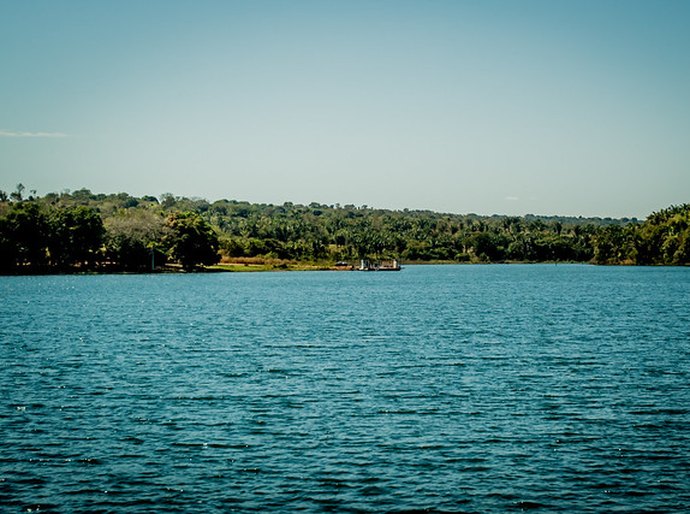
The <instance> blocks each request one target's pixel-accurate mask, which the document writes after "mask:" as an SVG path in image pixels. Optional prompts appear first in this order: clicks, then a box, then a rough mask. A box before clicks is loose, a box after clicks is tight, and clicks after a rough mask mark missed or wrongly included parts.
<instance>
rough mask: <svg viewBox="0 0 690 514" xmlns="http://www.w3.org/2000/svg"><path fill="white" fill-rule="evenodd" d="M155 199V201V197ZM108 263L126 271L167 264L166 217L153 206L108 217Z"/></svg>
mask: <svg viewBox="0 0 690 514" xmlns="http://www.w3.org/2000/svg"><path fill="white" fill-rule="evenodd" d="M153 201H156V200H155V198H154V199H153ZM106 230H107V242H106V252H107V258H108V260H109V262H111V263H113V264H114V265H115V266H117V267H119V268H120V269H123V270H127V271H147V270H154V269H155V268H156V266H161V265H163V264H165V261H166V258H167V255H166V253H165V248H164V246H163V243H162V242H163V239H164V237H165V230H166V227H165V218H164V217H163V215H162V213H160V212H156V211H154V210H151V209H123V210H121V211H120V212H118V213H117V214H115V215H114V216H112V217H110V218H108V219H107V220H106Z"/></svg>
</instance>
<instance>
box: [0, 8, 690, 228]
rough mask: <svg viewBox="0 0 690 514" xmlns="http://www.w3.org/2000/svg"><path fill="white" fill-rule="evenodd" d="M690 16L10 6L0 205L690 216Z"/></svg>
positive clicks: (4, 49)
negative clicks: (232, 202)
mask: <svg viewBox="0 0 690 514" xmlns="http://www.w3.org/2000/svg"><path fill="white" fill-rule="evenodd" d="M688 27H690V2H687V1H682V0H679V1H668V0H659V1H654V2H652V1H644V2H637V1H633V0H625V1H623V0H620V1H616V0H599V1H586V0H580V1H559V0H550V1H530V0H525V1H490V0H487V1H463V0H454V1H441V0H428V1H404V0H401V1H376V0H372V1H357V0H349V1H328V0H322V1H300V0H295V1H264V0H253V1H243V2H239V1H236V2H233V1H229V0H227V1H226V0H223V1H208V0H198V1H192V0H189V1H173V0H165V1H164V0H161V1H153V0H149V1H146V0H139V1H130V0H118V1H105V0H104V1H97V2H94V1H70V0H64V1H60V2H55V1H47V0H45V1H41V0H34V1H20V0H17V1H13V0H0V74H1V76H2V79H1V80H0V188H1V189H5V190H13V189H14V187H15V185H16V184H17V183H19V182H22V183H23V184H24V185H25V186H26V187H27V189H36V190H38V192H39V194H45V193H47V192H50V191H61V190H64V189H72V190H74V189H78V188H81V187H87V188H89V189H92V190H93V191H96V192H119V191H126V192H129V193H132V194H135V195H143V194H153V195H160V194H162V193H165V192H172V193H173V194H176V195H184V196H200V197H204V198H207V199H209V200H216V199H220V198H228V199H238V200H248V201H253V202H265V203H283V202H285V201H291V202H295V203H309V202H312V201H316V202H319V203H326V204H334V203H340V204H355V205H362V204H366V205H369V206H375V207H382V208H394V209H402V208H415V209H431V210H436V211H444V212H455V213H469V212H475V213H479V214H494V213H497V214H527V213H534V214H563V215H583V216H591V215H594V216H614V217H623V216H637V217H640V218H643V217H645V216H646V215H648V214H649V213H650V212H652V211H655V210H659V209H661V208H664V207H667V206H668V205H671V204H677V203H685V202H688V201H690V94H689V93H688V92H689V91H690V30H688Z"/></svg>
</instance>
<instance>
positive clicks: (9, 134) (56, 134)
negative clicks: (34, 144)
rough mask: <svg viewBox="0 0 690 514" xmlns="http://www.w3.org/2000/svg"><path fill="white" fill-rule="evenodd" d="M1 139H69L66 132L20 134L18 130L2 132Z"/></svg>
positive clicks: (0, 132) (0, 131)
mask: <svg viewBox="0 0 690 514" xmlns="http://www.w3.org/2000/svg"><path fill="white" fill-rule="evenodd" d="M0 137H69V136H68V135H67V134H65V133H64V132H19V131H16V130H0Z"/></svg>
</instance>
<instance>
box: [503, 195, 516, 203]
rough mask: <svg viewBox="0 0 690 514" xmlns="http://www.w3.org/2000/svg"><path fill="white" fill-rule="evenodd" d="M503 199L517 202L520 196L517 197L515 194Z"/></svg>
mask: <svg viewBox="0 0 690 514" xmlns="http://www.w3.org/2000/svg"><path fill="white" fill-rule="evenodd" d="M505 199H506V200H508V201H509V202H517V201H518V200H520V198H518V197H517V196H506V198H505Z"/></svg>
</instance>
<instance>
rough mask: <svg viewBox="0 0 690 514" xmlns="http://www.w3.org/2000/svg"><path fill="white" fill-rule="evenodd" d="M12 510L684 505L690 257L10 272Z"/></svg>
mask: <svg viewBox="0 0 690 514" xmlns="http://www.w3.org/2000/svg"><path fill="white" fill-rule="evenodd" d="M0 298H1V299H2V301H1V303H0V322H1V325H0V326H1V327H2V328H1V338H0V366H1V367H0V506H2V507H1V510H2V511H4V512H26V511H29V510H36V509H40V510H41V511H59V512H93V511H113V512H124V511H127V512H130V511H134V512H146V511H156V512H162V511H165V512H175V511H177V512H195V511H196V512H208V511H219V512H222V511H233V510H236V511H250V510H257V511H258V510H261V511H264V510H274V511H293V510H306V511H402V510H413V509H429V510H443V511H459V512H491V511H495V512H499V511H506V510H514V511H521V510H527V509H530V510H541V511H544V512H553V511H566V512H587V511H590V512H610V511H641V512H644V511H649V512H660V511H667V512H669V511H670V512H680V511H683V510H685V509H687V508H688V506H690V269H687V268H607V267H590V266H560V265H559V266H553V265H550V266H547V265H544V266H542V265H534V266H520V265H514V266H443V267H429V266H410V267H407V268H405V269H404V270H403V271H402V272H400V273H351V272H340V273H336V272H313V273H312V272H304V273H263V274H202V275H153V276H146V275H141V276H124V275H120V276H57V277H52V276H43V277H1V278H0Z"/></svg>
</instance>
